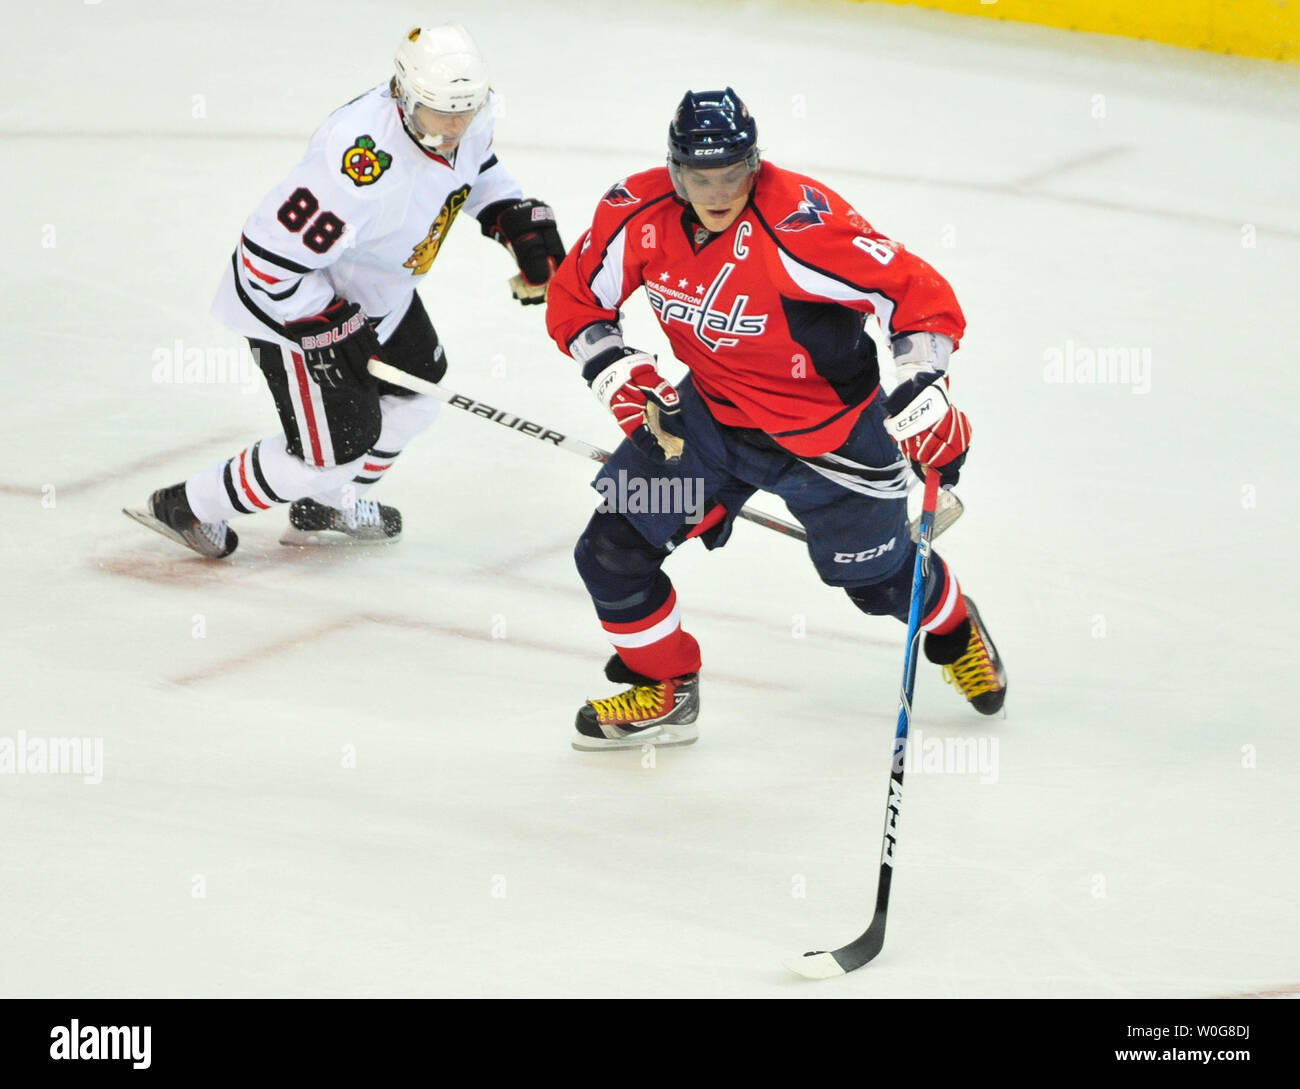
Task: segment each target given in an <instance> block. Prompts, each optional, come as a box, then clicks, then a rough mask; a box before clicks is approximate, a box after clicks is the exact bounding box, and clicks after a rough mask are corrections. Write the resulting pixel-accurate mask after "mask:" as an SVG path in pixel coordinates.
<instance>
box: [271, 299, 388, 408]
mask: <svg viewBox="0 0 1300 1089" xmlns="http://www.w3.org/2000/svg"><path fill="white" fill-rule="evenodd" d="M285 329H286V330H287V331H288V333H289V337H290V339H292V340H296V341H297V342H298V346H299V347H300V348H302V354H303V360H304V361H305V362H306V364H307V373H308V374H309V375H311V378H312V381H313V382H315V383H316V384H317V385H318V386H321V387H323V388H331V389H332V388H337V387H339V386H344V385H363V386H366V385H371V384H373V383H374V381H375V380H374V378H372V377H371V375H370V372H369V371H368V370H366V364H367V363H368V362H369V361H370V357H371V356H376V357H378V358H380V359H382V358H383V349H382V348H381V347H380V345H379V337H378V336H376V335H375V331H374V329H373V328H372V327H371V325H370V322H369V321H367V320H366V316H365V314H363V313H362V312H361V307H359V306H358V305H357V304H356V303H353V302H348V301H347V300H346V299H335V300H334V301H333V302H332V303H330V305H329V306H327V307H326V308H325V311H324V312H323V313H321V314H314V315H312V316H311V317H310V318H299V319H298V320H297V321H290V322H286V323H285Z"/></svg>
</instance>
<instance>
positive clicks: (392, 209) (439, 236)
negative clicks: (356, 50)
mask: <svg viewBox="0 0 1300 1089" xmlns="http://www.w3.org/2000/svg"><path fill="white" fill-rule="evenodd" d="M492 110H493V101H492V98H491V96H490V95H489V99H488V102H487V104H486V105H484V107H483V109H482V110H481V111H480V113H479V115H478V117H477V118H476V119H475V121H474V123H473V124H472V125H471V126H470V128H469V130H468V131H467V132H466V133H465V135H464V137H462V139H461V142H460V145H459V147H458V148H457V149H456V152H455V155H454V157H453V159H452V160H451V161H450V162H448V161H447V160H446V159H443V158H441V157H439V156H434V155H432V154H430V153H429V152H426V151H425V150H424V149H422V148H421V147H420V146H419V145H418V144H417V143H416V142H415V141H414V140H413V139H412V138H411V137H410V136H409V135H408V134H407V132H406V129H405V128H404V127H403V125H402V121H401V118H400V116H399V115H398V112H397V103H396V102H395V101H394V99H393V97H392V95H391V94H390V92H389V87H388V83H387V82H385V83H382V84H380V85H379V86H378V87H375V88H373V89H371V90H369V91H367V92H366V93H365V94H363V95H361V96H360V97H358V98H355V99H353V100H352V101H351V102H349V103H348V104H347V105H346V106H342V107H340V108H339V109H337V110H335V111H334V113H332V114H331V115H330V116H329V117H328V118H327V119H326V121H325V123H324V124H323V125H321V127H320V128H319V129H317V130H316V133H315V135H313V136H312V138H311V143H310V144H309V145H308V147H307V154H306V156H305V157H304V158H303V160H302V162H300V163H299V164H298V165H297V166H296V167H294V169H293V170H292V171H291V172H290V173H289V176H288V177H287V178H285V179H284V181H282V182H281V183H280V184H279V185H277V186H275V188H273V189H272V190H271V191H270V192H269V193H268V194H267V195H266V197H265V198H264V199H263V201H262V203H261V204H260V205H259V206H258V208H257V210H256V211H254V212H253V214H252V215H251V216H249V218H248V222H247V223H246V224H245V225H244V233H243V236H242V238H241V239H240V242H239V246H238V248H237V249H236V250H235V254H234V257H233V258H232V260H231V264H230V265H229V266H228V267H227V268H226V272H225V276H224V278H223V279H222V282H221V287H220V288H219V289H218V291H217V297H216V299H215V300H214V302H213V304H212V313H213V315H214V316H215V317H216V318H217V319H218V320H219V321H221V322H222V323H223V324H225V325H227V326H229V327H230V328H231V329H233V330H234V331H235V332H237V333H241V334H243V335H244V336H248V337H256V338H259V339H263V340H265V339H270V338H271V337H273V336H277V335H278V336H283V335H284V334H283V330H282V329H281V328H280V327H281V326H283V324H284V323H285V322H286V321H293V320H294V319H296V318H302V317H309V316H310V315H312V314H318V313H320V312H321V311H322V310H324V309H325V307H326V306H328V305H329V302H330V300H331V299H333V298H334V297H335V296H339V297H340V298H344V299H348V300H349V301H351V302H355V303H357V304H358V305H359V306H360V307H361V309H362V310H363V311H364V312H365V313H366V314H367V315H368V316H369V317H371V318H375V319H381V320H379V328H378V333H379V339H380V340H381V341H382V340H386V339H387V338H388V336H389V335H390V334H391V333H392V331H393V330H394V329H395V328H396V327H397V324H398V322H400V321H401V320H402V317H403V316H404V315H405V313H406V310H407V307H408V306H409V305H410V302H411V297H412V295H413V293H414V291H415V287H416V285H417V284H418V283H419V282H420V279H421V277H423V276H424V274H425V273H426V272H428V271H429V267H430V266H431V265H432V264H433V261H434V258H435V257H437V255H438V250H439V248H440V247H441V246H442V242H443V239H445V238H446V236H447V232H448V231H449V230H450V229H451V225H452V222H453V221H454V220H455V218H456V215H457V213H459V212H462V211H463V212H467V213H469V214H470V215H475V216H476V215H477V214H478V213H479V212H480V211H482V209H483V208H485V207H487V206H488V205H489V204H492V203H494V202H496V201H499V200H506V199H516V200H518V199H521V198H522V197H523V190H522V189H521V188H520V186H519V183H518V182H517V181H516V180H515V178H514V177H513V176H512V175H511V174H510V172H509V171H507V170H506V169H505V167H503V166H501V164H500V163H498V162H497V158H496V156H495V155H494V154H493V152H492Z"/></svg>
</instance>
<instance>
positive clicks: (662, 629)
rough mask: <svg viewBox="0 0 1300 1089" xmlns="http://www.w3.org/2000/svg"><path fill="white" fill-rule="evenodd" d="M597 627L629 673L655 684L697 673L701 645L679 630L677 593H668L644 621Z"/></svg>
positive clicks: (605, 622)
mask: <svg viewBox="0 0 1300 1089" xmlns="http://www.w3.org/2000/svg"><path fill="white" fill-rule="evenodd" d="M600 623H601V627H603V628H604V629H605V632H606V634H607V635H608V636H609V641H610V642H611V643H613V644H614V649H615V650H616V651H618V656H619V657H620V658H621V659H623V664H624V665H626V666H627V667H628V669H631V670H634V671H635V672H637V673H640V674H643V675H644V676H646V677H650V678H652V679H654V680H656V681H663V680H667V679H668V678H669V677H680V676H681V675H682V674H683V673H697V672H699V669H700V645H699V643H697V642H696V641H695V636H693V635H691V634H690V633H689V632H685V631H683V630H682V620H681V611H680V610H679V609H678V607H677V591H676V590H671V591H669V594H668V600H667V601H665V602H664V603H663V604H662V605H661V606H660V607H659V608H657V609H656V610H655V611H654V612H652V613H651V614H650V615H649V616H647V617H645V618H644V619H641V620H633V621H630V622H627V623H623V624H615V623H612V622H610V621H607V620H602V621H601V622H600Z"/></svg>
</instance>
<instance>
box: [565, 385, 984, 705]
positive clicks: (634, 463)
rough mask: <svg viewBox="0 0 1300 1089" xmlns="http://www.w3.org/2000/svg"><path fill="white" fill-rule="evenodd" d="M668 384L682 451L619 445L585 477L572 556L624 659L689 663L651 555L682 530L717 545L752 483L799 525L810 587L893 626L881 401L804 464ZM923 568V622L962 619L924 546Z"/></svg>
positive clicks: (668, 592) (900, 550)
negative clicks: (670, 455)
mask: <svg viewBox="0 0 1300 1089" xmlns="http://www.w3.org/2000/svg"><path fill="white" fill-rule="evenodd" d="M678 392H679V394H680V395H681V405H682V412H681V421H682V423H681V425H680V427H681V430H682V432H683V433H684V436H683V437H684V438H685V443H686V445H685V451H684V453H683V456H682V458H681V459H680V461H678V462H677V463H675V464H673V465H666V464H665V463H663V462H662V461H655V460H654V459H653V458H651V457H650V456H648V455H646V454H645V453H644V452H643V451H642V450H641V449H640V448H638V447H637V446H636V445H635V444H633V443H632V442H630V441H627V440H625V441H624V442H623V443H621V444H620V445H619V447H618V449H617V450H616V451H615V452H614V454H613V456H612V457H611V458H610V460H609V461H608V462H607V463H606V464H605V466H604V467H603V468H602V469H601V470H600V472H599V473H598V474H597V476H596V479H595V480H594V481H593V486H594V487H595V488H596V490H597V491H598V492H600V494H601V495H602V503H601V504H600V506H599V507H598V508H597V511H596V513H595V514H594V515H593V516H592V518H591V521H590V522H589V523H588V525H587V528H586V529H585V530H584V532H583V534H582V536H581V537H580V538H579V540H578V544H577V548H576V549H575V552H574V559H575V562H576V564H577V567H578V572H579V574H580V575H581V576H582V579H583V582H584V583H585V585H586V587H587V590H588V592H589V593H590V594H591V596H592V600H593V604H594V605H595V608H596V615H597V617H598V619H599V620H600V623H601V626H602V627H603V628H604V629H605V633H606V636H607V638H608V639H609V641H610V642H611V643H613V645H614V648H615V650H616V651H617V652H618V655H619V657H620V658H622V660H623V662H624V663H625V664H626V665H627V666H628V667H629V668H630V669H632V670H634V671H635V672H637V673H640V674H643V675H644V676H647V677H651V678H654V679H657V680H662V679H665V678H668V677H675V676H680V675H681V674H683V673H693V672H695V671H697V670H698V669H699V668H700V650H699V645H698V643H697V642H696V640H695V639H694V637H693V636H691V635H690V634H689V633H688V632H686V631H685V630H684V629H683V628H682V624H681V616H680V610H679V608H678V604H677V594H676V591H675V590H674V589H673V585H672V582H671V581H670V580H669V578H668V576H667V575H666V574H665V573H664V571H663V569H662V567H663V563H664V561H665V560H666V559H667V558H668V557H669V556H670V555H671V554H672V552H673V550H674V549H675V548H676V547H678V546H679V545H681V544H683V543H684V542H685V541H686V540H687V539H688V538H689V537H691V536H700V538H701V540H702V541H703V543H704V545H705V547H706V548H710V549H713V548H719V547H721V546H722V545H723V544H725V543H726V541H727V539H728V537H729V536H730V533H731V528H732V523H733V521H734V519H735V517H736V512H737V511H739V510H740V508H741V507H742V506H743V505H744V504H745V502H746V501H747V500H748V499H749V498H750V497H751V496H752V495H754V493H755V492H756V491H759V490H762V491H767V492H771V493H773V494H775V495H779V496H780V497H781V498H782V499H784V500H785V502H786V505H787V507H788V508H789V510H790V513H791V514H793V515H794V517H795V518H796V519H798V521H799V522H800V523H801V524H802V525H803V527H804V529H805V530H806V532H807V534H808V552H809V555H810V557H811V559H812V561H813V565H814V567H815V568H816V570H817V573H818V575H819V576H820V577H821V579H822V581H823V582H825V583H827V584H828V585H831V586H837V587H840V588H841V589H843V590H844V591H845V592H846V593H847V594H848V596H849V598H850V600H852V601H853V603H854V604H855V605H856V606H857V607H858V608H859V609H861V610H862V611H863V612H865V613H868V614H871V615H878V616H893V617H896V618H897V619H899V620H902V621H904V622H906V620H907V614H908V609H909V606H910V603H911V590H912V568H913V558H914V557H915V555H916V546H915V545H914V544H913V542H912V539H911V535H910V534H909V532H908V528H907V504H906V502H905V500H906V488H907V484H908V482H909V477H910V473H911V469H910V467H909V466H908V464H907V462H906V460H905V459H903V458H902V455H901V454H900V452H899V449H898V447H897V445H896V444H895V443H894V441H893V440H892V439H891V438H890V437H889V435H888V433H887V432H886V431H885V428H884V424H883V406H881V405H879V404H876V403H873V404H871V405H869V406H868V408H867V410H866V411H864V412H863V414H862V416H861V417H860V419H859V421H858V424H857V426H856V427H855V428H854V430H853V433H852V435H851V436H850V438H849V440H848V442H846V443H845V444H844V446H842V447H841V448H840V449H839V450H837V451H836V452H835V454H834V455H832V456H830V457H829V458H823V459H816V460H817V461H818V462H819V463H820V464H818V465H816V466H814V465H811V464H809V463H808V462H807V461H805V460H803V459H800V458H797V457H795V456H794V455H792V454H790V453H788V452H787V451H785V450H783V449H781V448H780V447H779V446H777V445H776V444H775V443H773V442H772V441H771V440H768V439H766V437H765V436H761V435H758V434H756V433H753V432H744V431H741V430H739V429H736V428H729V427H725V426H724V425H722V424H720V423H718V421H717V420H716V419H714V418H713V415H712V413H710V412H709V411H708V408H707V406H706V405H705V404H704V402H703V401H702V399H701V398H700V397H699V395H698V393H696V392H695V390H694V387H693V385H692V383H691V380H690V378H689V377H688V378H687V379H686V381H684V382H683V383H682V384H681V385H680V386H679V387H678ZM876 400H877V401H879V400H881V398H880V397H877V399H876ZM638 482H639V483H638ZM647 497H650V501H647ZM654 498H658V499H660V500H661V501H660V502H658V503H655V502H653V499H654ZM701 530H702V532H701ZM934 566H935V568H936V570H935V574H934V577H932V578H931V579H930V581H929V583H928V585H927V590H926V600H925V602H924V603H923V607H922V613H921V618H922V627H923V629H924V630H926V631H933V632H946V631H950V630H952V629H953V628H955V627H956V626H957V625H958V624H960V623H961V622H962V620H963V619H964V618H965V616H966V609H965V603H964V601H963V599H962V595H961V590H960V587H959V585H958V582H957V579H956V577H955V576H954V575H953V574H952V572H951V571H950V570H949V568H948V565H947V564H946V563H945V562H944V561H943V559H942V558H941V557H939V556H938V555H937V554H935V558H934ZM756 589H761V588H760V587H756Z"/></svg>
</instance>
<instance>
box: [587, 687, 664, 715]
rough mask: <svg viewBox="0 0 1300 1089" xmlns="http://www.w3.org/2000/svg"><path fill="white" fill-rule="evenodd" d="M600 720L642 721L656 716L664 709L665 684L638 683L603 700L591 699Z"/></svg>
mask: <svg viewBox="0 0 1300 1089" xmlns="http://www.w3.org/2000/svg"><path fill="white" fill-rule="evenodd" d="M590 703H591V706H592V707H594V708H595V710H596V715H597V717H598V718H599V720H600V721H601V722H602V723H604V724H606V725H608V724H611V723H625V722H642V721H644V720H645V719H648V718H654V717H655V716H656V715H658V714H660V713H661V712H662V711H663V707H664V686H663V685H662V684H638V685H636V686H634V687H632V688H629V689H628V690H627V691H626V692H620V693H619V694H618V695H617V696H610V697H608V698H607V699H603V700H591V701H590Z"/></svg>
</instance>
